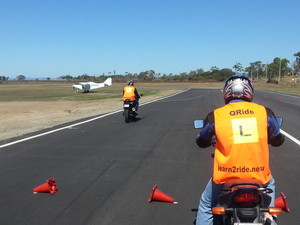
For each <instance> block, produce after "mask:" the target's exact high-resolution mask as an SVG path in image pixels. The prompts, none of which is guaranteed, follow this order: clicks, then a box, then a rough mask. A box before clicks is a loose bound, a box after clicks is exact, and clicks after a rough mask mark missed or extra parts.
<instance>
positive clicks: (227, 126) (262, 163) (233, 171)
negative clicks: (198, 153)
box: [213, 102, 271, 184]
mask: <svg viewBox="0 0 300 225" xmlns="http://www.w3.org/2000/svg"><path fill="white" fill-rule="evenodd" d="M214 117H215V131H216V137H217V143H216V149H215V157H214V173H213V181H214V182H215V183H217V184H221V183H225V182H226V181H229V180H231V179H247V180H249V179H256V180H259V181H261V182H262V184H266V183H268V182H269V181H270V178H271V171H270V167H269V146H268V117H267V112H266V109H265V107H264V106H261V105H258V104H255V103H252V102H236V103H229V104H227V105H225V106H223V107H221V108H219V109H216V110H215V111H214Z"/></svg>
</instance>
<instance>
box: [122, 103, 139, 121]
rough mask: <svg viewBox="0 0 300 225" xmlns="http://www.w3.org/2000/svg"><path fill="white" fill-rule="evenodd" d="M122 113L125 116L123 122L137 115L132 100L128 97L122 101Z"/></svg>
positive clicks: (133, 118)
mask: <svg viewBox="0 0 300 225" xmlns="http://www.w3.org/2000/svg"><path fill="white" fill-rule="evenodd" d="M123 108H124V111H123V115H124V118H125V122H126V123H129V122H130V121H131V120H135V119H136V117H137V112H136V109H135V107H134V106H133V101H132V100H130V99H125V100H124V103H123Z"/></svg>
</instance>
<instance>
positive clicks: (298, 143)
mask: <svg viewBox="0 0 300 225" xmlns="http://www.w3.org/2000/svg"><path fill="white" fill-rule="evenodd" d="M280 131H281V133H282V134H284V135H285V136H286V137H287V138H289V139H291V140H292V141H293V142H295V143H296V144H297V145H300V141H299V140H298V139H296V138H295V137H293V136H292V135H290V134H288V133H287V132H285V131H284V130H281V129H280Z"/></svg>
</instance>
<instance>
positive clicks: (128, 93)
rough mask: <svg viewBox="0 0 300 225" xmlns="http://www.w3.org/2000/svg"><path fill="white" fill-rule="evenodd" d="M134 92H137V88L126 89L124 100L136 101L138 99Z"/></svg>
mask: <svg viewBox="0 0 300 225" xmlns="http://www.w3.org/2000/svg"><path fill="white" fill-rule="evenodd" d="M134 92H135V87H133V86H126V87H124V95H123V100H125V99H130V100H132V101H134V100H135V99H136V98H135V93H134Z"/></svg>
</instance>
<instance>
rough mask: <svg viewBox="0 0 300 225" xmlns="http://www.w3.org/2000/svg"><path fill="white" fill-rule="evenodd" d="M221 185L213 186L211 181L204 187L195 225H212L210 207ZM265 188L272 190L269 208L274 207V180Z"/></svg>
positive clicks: (215, 201) (213, 204) (214, 204)
mask: <svg viewBox="0 0 300 225" xmlns="http://www.w3.org/2000/svg"><path fill="white" fill-rule="evenodd" d="M222 187H223V184H215V183H214V182H213V181H212V179H210V180H209V182H208V183H207V185H206V188H205V190H204V192H203V193H202V195H201V199H200V203H199V207H198V213H197V220H196V225H213V214H212V210H211V209H212V207H215V206H216V205H217V197H218V193H219V191H220V189H222ZM265 187H267V188H270V189H272V190H273V192H272V193H270V194H269V196H270V197H271V198H272V201H271V203H270V206H274V200H275V180H274V179H273V177H271V179H270V181H269V183H267V184H266V186H265Z"/></svg>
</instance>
